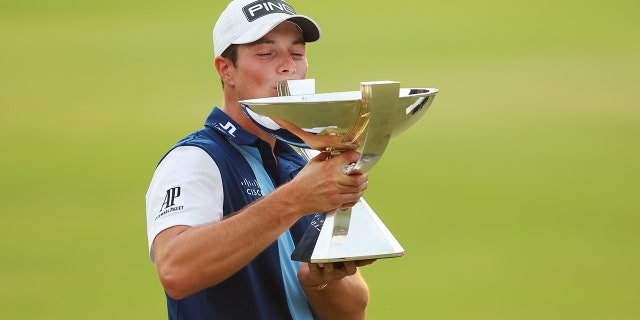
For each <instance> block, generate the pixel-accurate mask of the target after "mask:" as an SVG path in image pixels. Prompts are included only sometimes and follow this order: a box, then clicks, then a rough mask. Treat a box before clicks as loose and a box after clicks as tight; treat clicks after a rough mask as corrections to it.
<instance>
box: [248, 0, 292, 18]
mask: <svg viewBox="0 0 640 320" xmlns="http://www.w3.org/2000/svg"><path fill="white" fill-rule="evenodd" d="M242 12H243V13H244V16H245V17H247V20H248V21H249V22H251V21H254V20H256V19H260V18H262V17H264V16H266V15H268V14H272V13H286V14H289V15H294V14H296V11H295V10H293V7H291V6H290V5H289V4H288V3H286V2H284V1H282V0H275V1H265V0H258V1H254V2H252V3H250V4H248V5H246V6H244V7H242Z"/></svg>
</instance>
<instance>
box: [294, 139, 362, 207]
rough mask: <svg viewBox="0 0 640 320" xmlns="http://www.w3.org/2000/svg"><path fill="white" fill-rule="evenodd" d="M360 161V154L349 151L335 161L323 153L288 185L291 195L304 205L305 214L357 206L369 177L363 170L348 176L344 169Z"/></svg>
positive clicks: (310, 162)
mask: <svg viewBox="0 0 640 320" xmlns="http://www.w3.org/2000/svg"><path fill="white" fill-rule="evenodd" d="M359 159H360V154H359V153H357V152H355V151H345V152H343V153H341V154H338V155H335V156H333V157H331V158H329V157H328V154H327V153H320V154H319V155H317V156H316V157H314V158H313V159H311V160H309V163H307V165H306V166H305V167H304V168H303V169H302V170H301V171H300V173H298V175H297V176H296V177H295V178H294V179H293V180H291V182H289V184H288V185H287V186H286V188H287V190H288V192H290V194H291V196H295V199H296V200H298V201H299V202H300V203H298V204H299V205H300V206H301V211H302V212H301V213H302V214H310V213H314V212H330V211H332V210H334V209H337V208H349V207H352V206H354V205H355V203H356V202H357V201H358V199H360V197H362V194H363V193H364V190H366V189H367V186H368V181H369V176H368V175H367V174H366V173H363V172H359V171H354V172H352V173H350V174H348V175H346V174H344V173H343V170H344V168H345V167H346V166H348V165H349V164H351V163H354V162H357V161H358V160H359ZM289 190H290V191H289Z"/></svg>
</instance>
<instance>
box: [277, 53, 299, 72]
mask: <svg viewBox="0 0 640 320" xmlns="http://www.w3.org/2000/svg"><path fill="white" fill-rule="evenodd" d="M278 68H279V69H278V72H280V73H294V72H295V71H296V62H295V61H294V60H293V57H292V56H291V55H288V54H287V55H283V57H282V59H281V61H280V65H279V67H278Z"/></svg>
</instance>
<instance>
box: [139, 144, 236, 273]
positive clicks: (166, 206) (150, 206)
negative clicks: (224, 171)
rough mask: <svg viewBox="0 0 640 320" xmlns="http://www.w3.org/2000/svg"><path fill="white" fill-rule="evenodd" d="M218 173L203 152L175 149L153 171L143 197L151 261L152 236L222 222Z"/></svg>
mask: <svg viewBox="0 0 640 320" xmlns="http://www.w3.org/2000/svg"><path fill="white" fill-rule="evenodd" d="M223 191H224V190H223V187H222V178H221V176H220V170H219V169H218V166H217V165H216V163H215V162H214V161H213V159H212V158H211V157H210V156H209V154H207V152H206V151H204V150H202V149H200V148H198V147H193V146H181V147H177V148H175V149H173V150H171V152H169V153H168V154H167V156H166V157H165V158H164V159H163V160H162V161H161V162H160V164H159V165H158V167H157V168H156V171H155V173H154V174H153V178H152V179H151V184H150V185H149V189H148V191H147V194H146V211H147V238H148V239H147V240H148V245H149V256H150V257H151V260H152V261H154V256H153V251H152V245H153V240H154V239H155V237H156V236H157V235H158V234H159V233H160V232H162V231H163V230H165V229H168V228H170V227H174V226H179V225H186V226H192V227H197V226H201V225H205V224H209V223H214V222H218V221H220V220H222V213H223V201H224V200H223Z"/></svg>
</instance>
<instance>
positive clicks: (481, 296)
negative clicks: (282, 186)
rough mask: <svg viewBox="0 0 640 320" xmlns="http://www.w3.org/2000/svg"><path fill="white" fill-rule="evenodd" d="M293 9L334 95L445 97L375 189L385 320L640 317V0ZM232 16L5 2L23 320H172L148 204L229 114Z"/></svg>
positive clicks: (6, 126)
mask: <svg viewBox="0 0 640 320" xmlns="http://www.w3.org/2000/svg"><path fill="white" fill-rule="evenodd" d="M290 3H291V4H292V5H293V6H294V7H295V8H296V10H297V11H298V12H299V13H302V14H307V15H309V16H311V17H312V18H313V19H314V20H316V21H317V22H318V23H319V24H320V26H321V27H322V31H323V38H322V39H321V40H320V41H319V42H317V43H313V44H309V46H308V54H309V61H310V72H309V75H308V77H309V78H315V79H316V83H317V91H318V92H333V91H353V90H358V89H359V83H360V82H361V81H375V80H395V81H399V82H401V84H402V87H432V88H438V89H439V90H440V93H439V94H438V96H437V97H436V99H435V101H434V102H433V104H432V105H431V108H430V110H429V111H428V112H427V114H426V116H425V117H424V118H423V119H421V120H420V121H419V122H418V124H416V125H415V126H414V127H412V128H410V129H409V130H407V131H405V132H404V133H403V134H402V135H400V136H398V137H396V138H394V140H392V141H391V144H390V146H389V148H388V149H387V152H386V153H385V156H384V158H383V159H382V160H381V162H380V163H379V164H378V165H377V166H376V167H375V168H374V170H372V171H371V173H370V187H369V190H368V191H367V193H366V195H365V198H366V199H367V202H369V204H370V205H371V206H372V207H373V208H374V209H375V210H376V212H377V213H378V214H379V215H380V217H381V218H382V220H383V221H384V222H385V224H387V226H388V227H389V228H390V229H391V231H392V232H393V233H394V235H395V236H396V238H398V240H399V241H400V242H401V243H402V245H403V246H404V247H405V249H406V255H405V256H404V257H401V258H395V259H386V260H380V261H378V262H377V263H375V264H374V265H372V266H369V267H367V268H365V269H363V273H364V274H365V276H366V278H367V279H368V282H369V285H370V287H371V291H372V296H371V301H370V305H369V308H368V319H492V320H497V319H638V318H640V289H639V288H640V275H639V274H640V273H639V272H638V271H639V270H640V241H639V240H640V236H639V235H638V227H639V223H640V216H639V215H640V205H639V204H638V200H637V198H638V197H637V196H638V193H639V191H640V183H639V181H640V165H639V163H640V150H639V146H640V144H639V138H640V109H639V108H638V107H639V105H638V102H637V101H638V100H637V98H636V92H637V88H638V87H639V86H640V76H639V74H640V58H639V57H640V37H638V34H640V20H638V14H640V2H638V1H630V0H611V1H606V2H603V1H594V0H586V1H575V0H571V1H548V0H541V1H521V2H513V1H504V0H489V1H482V2H479V1H467V0H460V1H418V0H396V1H392V2H371V1H349V2H345V1H335V0H327V1H302V0H297V1H294V0H291V1H290ZM225 6H226V1H212V0H209V1H202V0H189V1H181V2H175V1H146V0H139V1H123V0H110V1H106V0H83V1H79V0H57V1H52V0H34V1H23V0H0V41H1V42H0V48H1V50H0V139H1V140H0V141H1V143H2V147H3V148H2V151H1V156H0V204H1V206H0V212H1V217H2V219H1V221H2V225H3V231H2V232H0V253H1V254H0V309H1V310H2V314H3V316H2V317H3V318H6V319H163V318H166V311H165V300H164V294H163V292H162V288H161V287H160V285H159V282H158V280H157V277H156V274H155V269H154V266H153V264H152V263H151V262H150V260H149V258H148V255H147V243H146V226H145V223H146V222H145V210H144V195H145V193H146V190H147V187H148V183H149V181H150V178H151V176H152V174H153V170H154V168H155V165H156V163H157V161H158V160H159V159H160V157H161V156H162V155H163V154H164V153H165V152H166V151H167V149H168V148H169V147H171V146H172V145H173V144H174V142H176V141H177V140H178V139H180V138H182V137H183V136H185V135H186V134H188V133H190V132H191V131H194V130H196V129H199V128H200V127H202V124H203V122H204V120H205V117H206V116H207V115H208V113H209V111H210V109H211V108H212V107H213V106H214V105H217V104H219V103H220V101H221V92H220V84H219V79H218V76H217V74H216V73H215V69H214V67H213V53H212V51H213V50H212V44H211V43H212V41H211V29H212V27H213V25H214V23H215V20H216V18H217V17H218V15H219V13H220V12H221V11H222V10H223V8H224V7H225ZM239 305H241V303H239Z"/></svg>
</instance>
